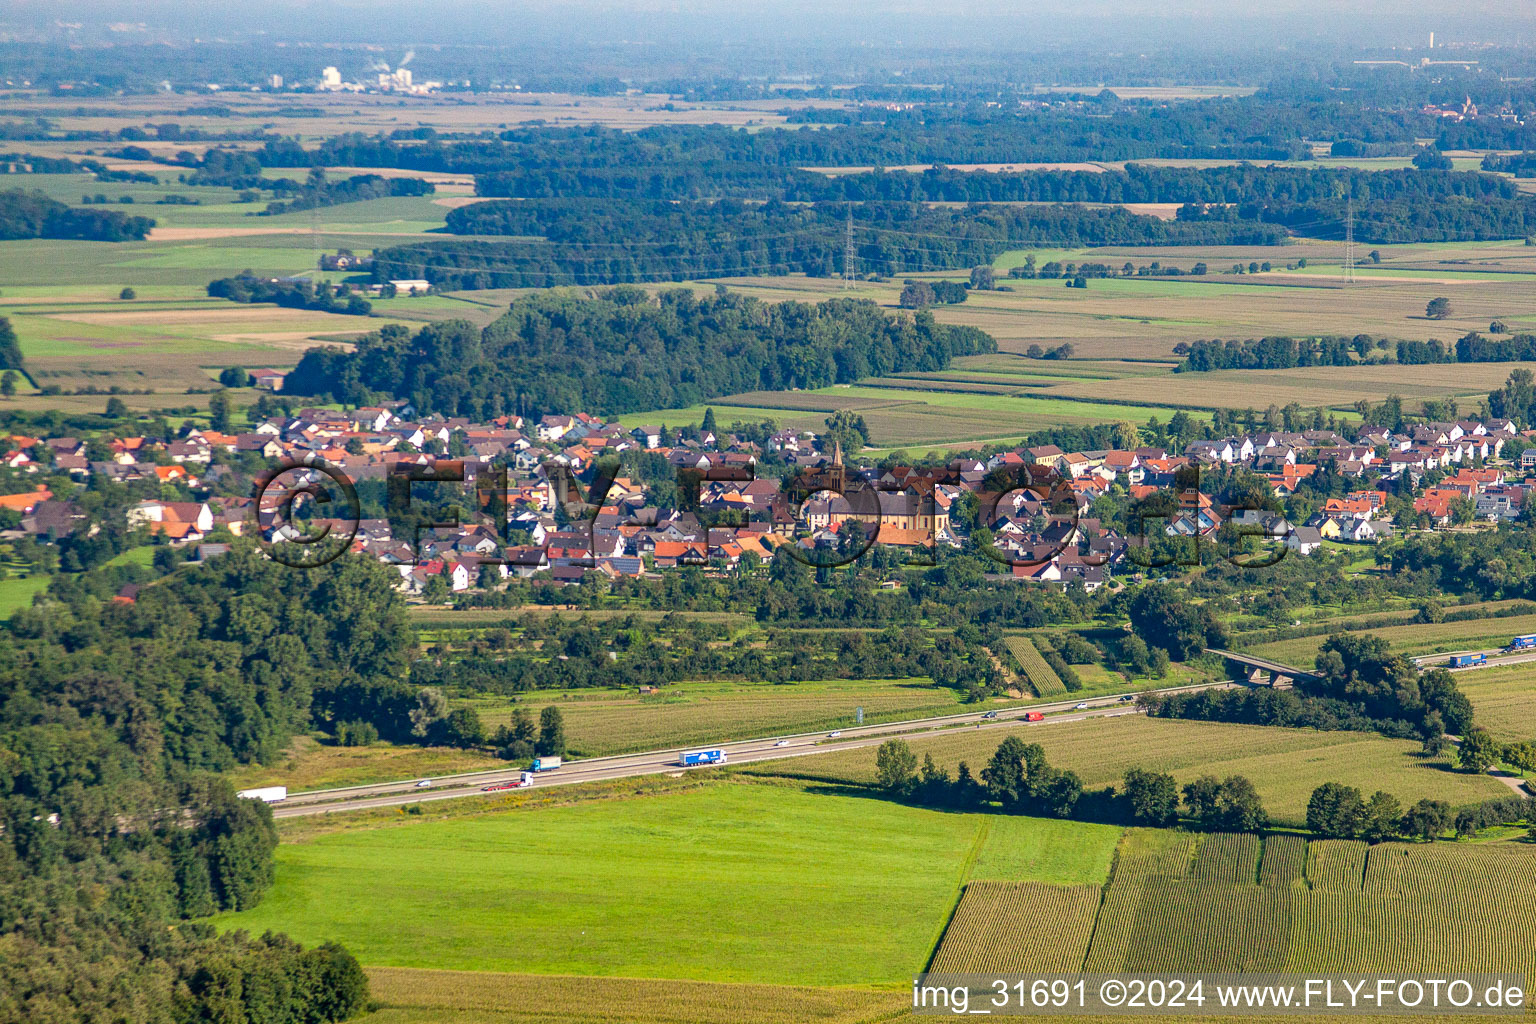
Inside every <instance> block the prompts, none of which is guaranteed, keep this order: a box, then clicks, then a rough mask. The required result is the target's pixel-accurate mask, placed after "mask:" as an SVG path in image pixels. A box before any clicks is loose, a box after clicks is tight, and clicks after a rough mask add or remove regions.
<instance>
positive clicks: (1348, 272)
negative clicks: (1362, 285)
mask: <svg viewBox="0 0 1536 1024" xmlns="http://www.w3.org/2000/svg"><path fill="white" fill-rule="evenodd" d="M1344 283H1345V284H1354V283H1355V197H1354V196H1350V197H1349V198H1348V199H1347V200H1345V202H1344Z"/></svg>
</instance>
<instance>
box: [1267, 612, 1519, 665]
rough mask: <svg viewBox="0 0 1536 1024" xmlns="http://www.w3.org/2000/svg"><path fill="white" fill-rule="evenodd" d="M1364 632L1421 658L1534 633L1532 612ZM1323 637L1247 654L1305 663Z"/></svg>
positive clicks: (1495, 644)
mask: <svg viewBox="0 0 1536 1024" xmlns="http://www.w3.org/2000/svg"><path fill="white" fill-rule="evenodd" d="M1366 632H1369V633H1371V634H1373V635H1375V636H1379V637H1381V638H1382V639H1384V640H1386V641H1387V642H1389V643H1390V644H1391V645H1392V649H1393V650H1394V651H1396V652H1398V653H1399V654H1404V655H1408V656H1410V657H1423V656H1425V655H1430V654H1440V653H1446V652H1450V651H1463V650H1479V649H1482V648H1489V647H1502V646H1504V645H1505V644H1507V643H1508V642H1509V640H1510V638H1511V637H1515V636H1519V635H1521V634H1524V633H1536V615H1511V616H1507V617H1505V618H1491V619H1466V620H1463V621H1460V622H1429V623H1412V624H1408V625H1402V626H1384V627H1382V628H1380V629H1372V630H1367V631H1366ZM1327 639H1328V637H1327V636H1326V635H1321V636H1306V637H1296V638H1295V639H1292V640H1277V641H1273V642H1271V643H1267V644H1258V645H1256V646H1253V647H1250V648H1248V649H1247V653H1249V654H1256V655H1258V656H1259V657H1263V658H1270V659H1272V660H1274V661H1279V662H1282V663H1283V664H1287V665H1297V666H1309V665H1311V664H1312V662H1313V659H1314V658H1316V656H1317V652H1318V650H1319V649H1321V647H1322V645H1323V642H1324V641H1325V640H1327ZM1291 659H1297V660H1294V661H1293V660H1291ZM1489 671H1495V670H1489Z"/></svg>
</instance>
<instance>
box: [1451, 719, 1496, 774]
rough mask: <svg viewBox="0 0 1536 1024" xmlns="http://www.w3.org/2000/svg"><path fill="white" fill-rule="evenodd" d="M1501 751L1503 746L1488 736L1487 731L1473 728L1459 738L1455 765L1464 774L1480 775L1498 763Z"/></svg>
mask: <svg viewBox="0 0 1536 1024" xmlns="http://www.w3.org/2000/svg"><path fill="white" fill-rule="evenodd" d="M1503 749H1504V748H1503V745H1502V744H1500V743H1499V741H1498V740H1496V739H1494V738H1493V737H1492V736H1491V735H1489V733H1488V730H1486V729H1481V728H1476V727H1474V728H1471V729H1468V730H1467V731H1466V734H1465V735H1463V736H1462V737H1461V749H1460V750H1458V751H1457V752H1456V764H1457V766H1459V767H1460V768H1461V770H1462V771H1464V772H1471V773H1473V774H1476V775H1481V774H1482V773H1483V772H1486V771H1487V770H1488V769H1489V768H1492V767H1493V766H1494V765H1495V764H1496V763H1497V762H1498V760H1499V755H1500V754H1502V753H1503Z"/></svg>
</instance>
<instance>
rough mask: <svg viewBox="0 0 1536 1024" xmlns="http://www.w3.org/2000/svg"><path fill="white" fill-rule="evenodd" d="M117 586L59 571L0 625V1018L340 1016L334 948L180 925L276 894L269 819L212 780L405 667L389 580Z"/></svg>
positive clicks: (229, 575) (377, 576)
mask: <svg viewBox="0 0 1536 1024" xmlns="http://www.w3.org/2000/svg"><path fill="white" fill-rule="evenodd" d="M127 575H131V573H130V572H128V571H127V570H121V569H116V570H100V571H97V572H91V573H85V574H78V575H62V576H58V577H56V578H55V580H54V582H53V584H52V586H51V589H50V591H49V594H48V597H47V600H46V601H45V603H43V604H41V605H39V606H37V607H34V608H27V609H22V610H21V611H18V612H17V613H16V614H15V615H13V616H12V618H11V619H10V620H9V622H8V623H7V625H6V628H5V629H4V630H3V631H0V676H3V684H0V688H3V691H4V692H5V693H6V694H7V698H6V700H5V701H4V702H3V703H0V823H3V825H4V830H3V831H0V959H3V960H4V962H5V965H6V968H5V970H4V971H0V1019H5V1020H84V1019H100V1020H133V1021H146V1022H154V1024H160V1022H165V1024H170V1022H173V1021H176V1022H179V1021H192V1020H209V1021H212V1020H218V1021H228V1022H231V1024H244V1022H256V1021H278V1020H291V1021H309V1022H315V1024H320V1022H325V1021H334V1020H341V1019H345V1018H346V1017H348V1016H351V1015H353V1014H354V1013H356V1012H357V1011H358V1010H359V1009H361V1008H362V1007H363V1005H364V1004H365V1002H366V999H367V981H366V979H365V978H364V976H363V974H362V971H361V969H360V968H359V967H358V965H357V962H356V961H355V960H354V959H353V958H352V957H351V955H350V954H348V953H347V952H346V950H344V949H342V948H340V947H336V946H320V947H316V948H311V949H303V948H301V947H300V946H298V945H297V944H296V943H294V942H292V941H290V940H288V939H286V938H285V937H283V936H280V935H266V936H263V937H262V938H260V939H252V938H251V937H249V936H247V935H245V934H243V933H232V934H226V935H222V936H221V935H218V934H216V933H215V931H214V930H213V928H211V927H210V926H208V925H205V924H200V923H196V922H194V921H190V920H187V919H189V918H190V919H195V918H201V917H205V916H207V915H209V914H212V913H215V912H217V911H220V910H230V909H242V908H246V907H250V906H253V905H255V904H256V903H257V902H259V901H260V900H261V898H262V895H263V893H265V891H266V890H267V888H268V887H269V886H270V885H271V883H272V851H273V849H274V848H275V846H276V845H277V834H276V832H275V830H274V828H273V825H272V816H271V812H270V811H269V810H268V808H267V807H266V806H265V805H264V804H262V803H260V802H258V801H251V800H244V799H239V798H237V797H236V796H235V794H234V791H233V789H232V788H231V787H230V785H229V783H228V782H227V781H225V780H223V779H221V778H219V777H217V776H216V775H214V774H212V773H214V772H218V771H221V770H224V769H228V768H232V767H235V766H237V765H240V764H248V763H251V762H253V761H258V760H266V759H269V758H272V757H273V756H274V755H275V754H276V753H277V751H278V750H280V749H281V748H282V747H283V746H284V745H285V744H286V743H287V742H288V741H289V740H290V739H291V738H292V737H293V736H294V735H295V734H296V733H297V732H299V731H303V730H307V729H308V728H309V727H310V714H311V701H312V697H313V691H314V690H315V689H316V688H319V689H321V690H323V689H325V688H326V687H328V686H336V685H374V684H377V683H379V682H381V681H387V680H390V679H393V678H398V677H399V676H400V675H401V674H402V673H403V672H404V670H405V667H406V658H407V656H408V654H409V652H410V648H411V644H412V640H413V638H412V635H411V633H410V631H409V629H408V627H407V626H406V624H405V620H404V609H403V606H402V603H401V601H400V598H399V596H398V594H397V593H396V592H395V591H394V589H393V588H392V587H391V585H390V581H389V577H388V573H387V572H386V570H384V569H382V568H381V567H379V566H378V565H376V564H374V563H372V562H371V561H368V560H364V559H346V560H343V561H342V562H338V563H335V564H334V565H332V566H328V567H326V568H325V569H323V570H320V571H319V572H318V573H317V574H304V573H295V572H292V571H289V570H287V569H285V568H284V567H282V566H279V565H277V564H275V563H273V562H271V561H270V560H268V559H266V558H264V557H263V556H261V555H260V554H259V553H257V552H255V551H254V550H253V549H250V548H249V547H241V548H237V550H235V551H233V552H231V553H230V554H228V555H226V556H224V557H223V558H222V559H220V560H219V561H217V562H215V563H212V564H209V565H205V566H201V567H188V568H186V569H184V570H182V571H181V572H178V573H175V574H173V575H172V576H170V577H168V578H166V579H164V580H162V581H160V582H159V583H156V584H155V585H153V586H145V587H143V588H142V589H141V590H140V591H139V592H138V593H137V595H135V596H134V597H133V598H131V599H121V598H120V597H119V596H118V595H120V593H121V585H122V581H123V579H124V578H126V576H127ZM358 622H367V623H369V624H370V626H371V627H372V628H370V629H369V630H366V631H360V630H356V629H354V628H353V626H354V625H355V623H358ZM40 905H46V906H48V907H50V908H51V909H50V913H48V914H46V915H42V914H39V913H37V907H38V906H40ZM61 962H67V963H70V964H72V965H73V969H71V970H69V971H62V972H61V971H59V970H58V964H60V963H61Z"/></svg>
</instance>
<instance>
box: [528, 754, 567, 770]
mask: <svg viewBox="0 0 1536 1024" xmlns="http://www.w3.org/2000/svg"><path fill="white" fill-rule="evenodd" d="M559 767H560V759H559V758H558V757H536V758H534V759H533V770H534V771H536V772H552V771H554V770H555V769H556V768H559Z"/></svg>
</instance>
